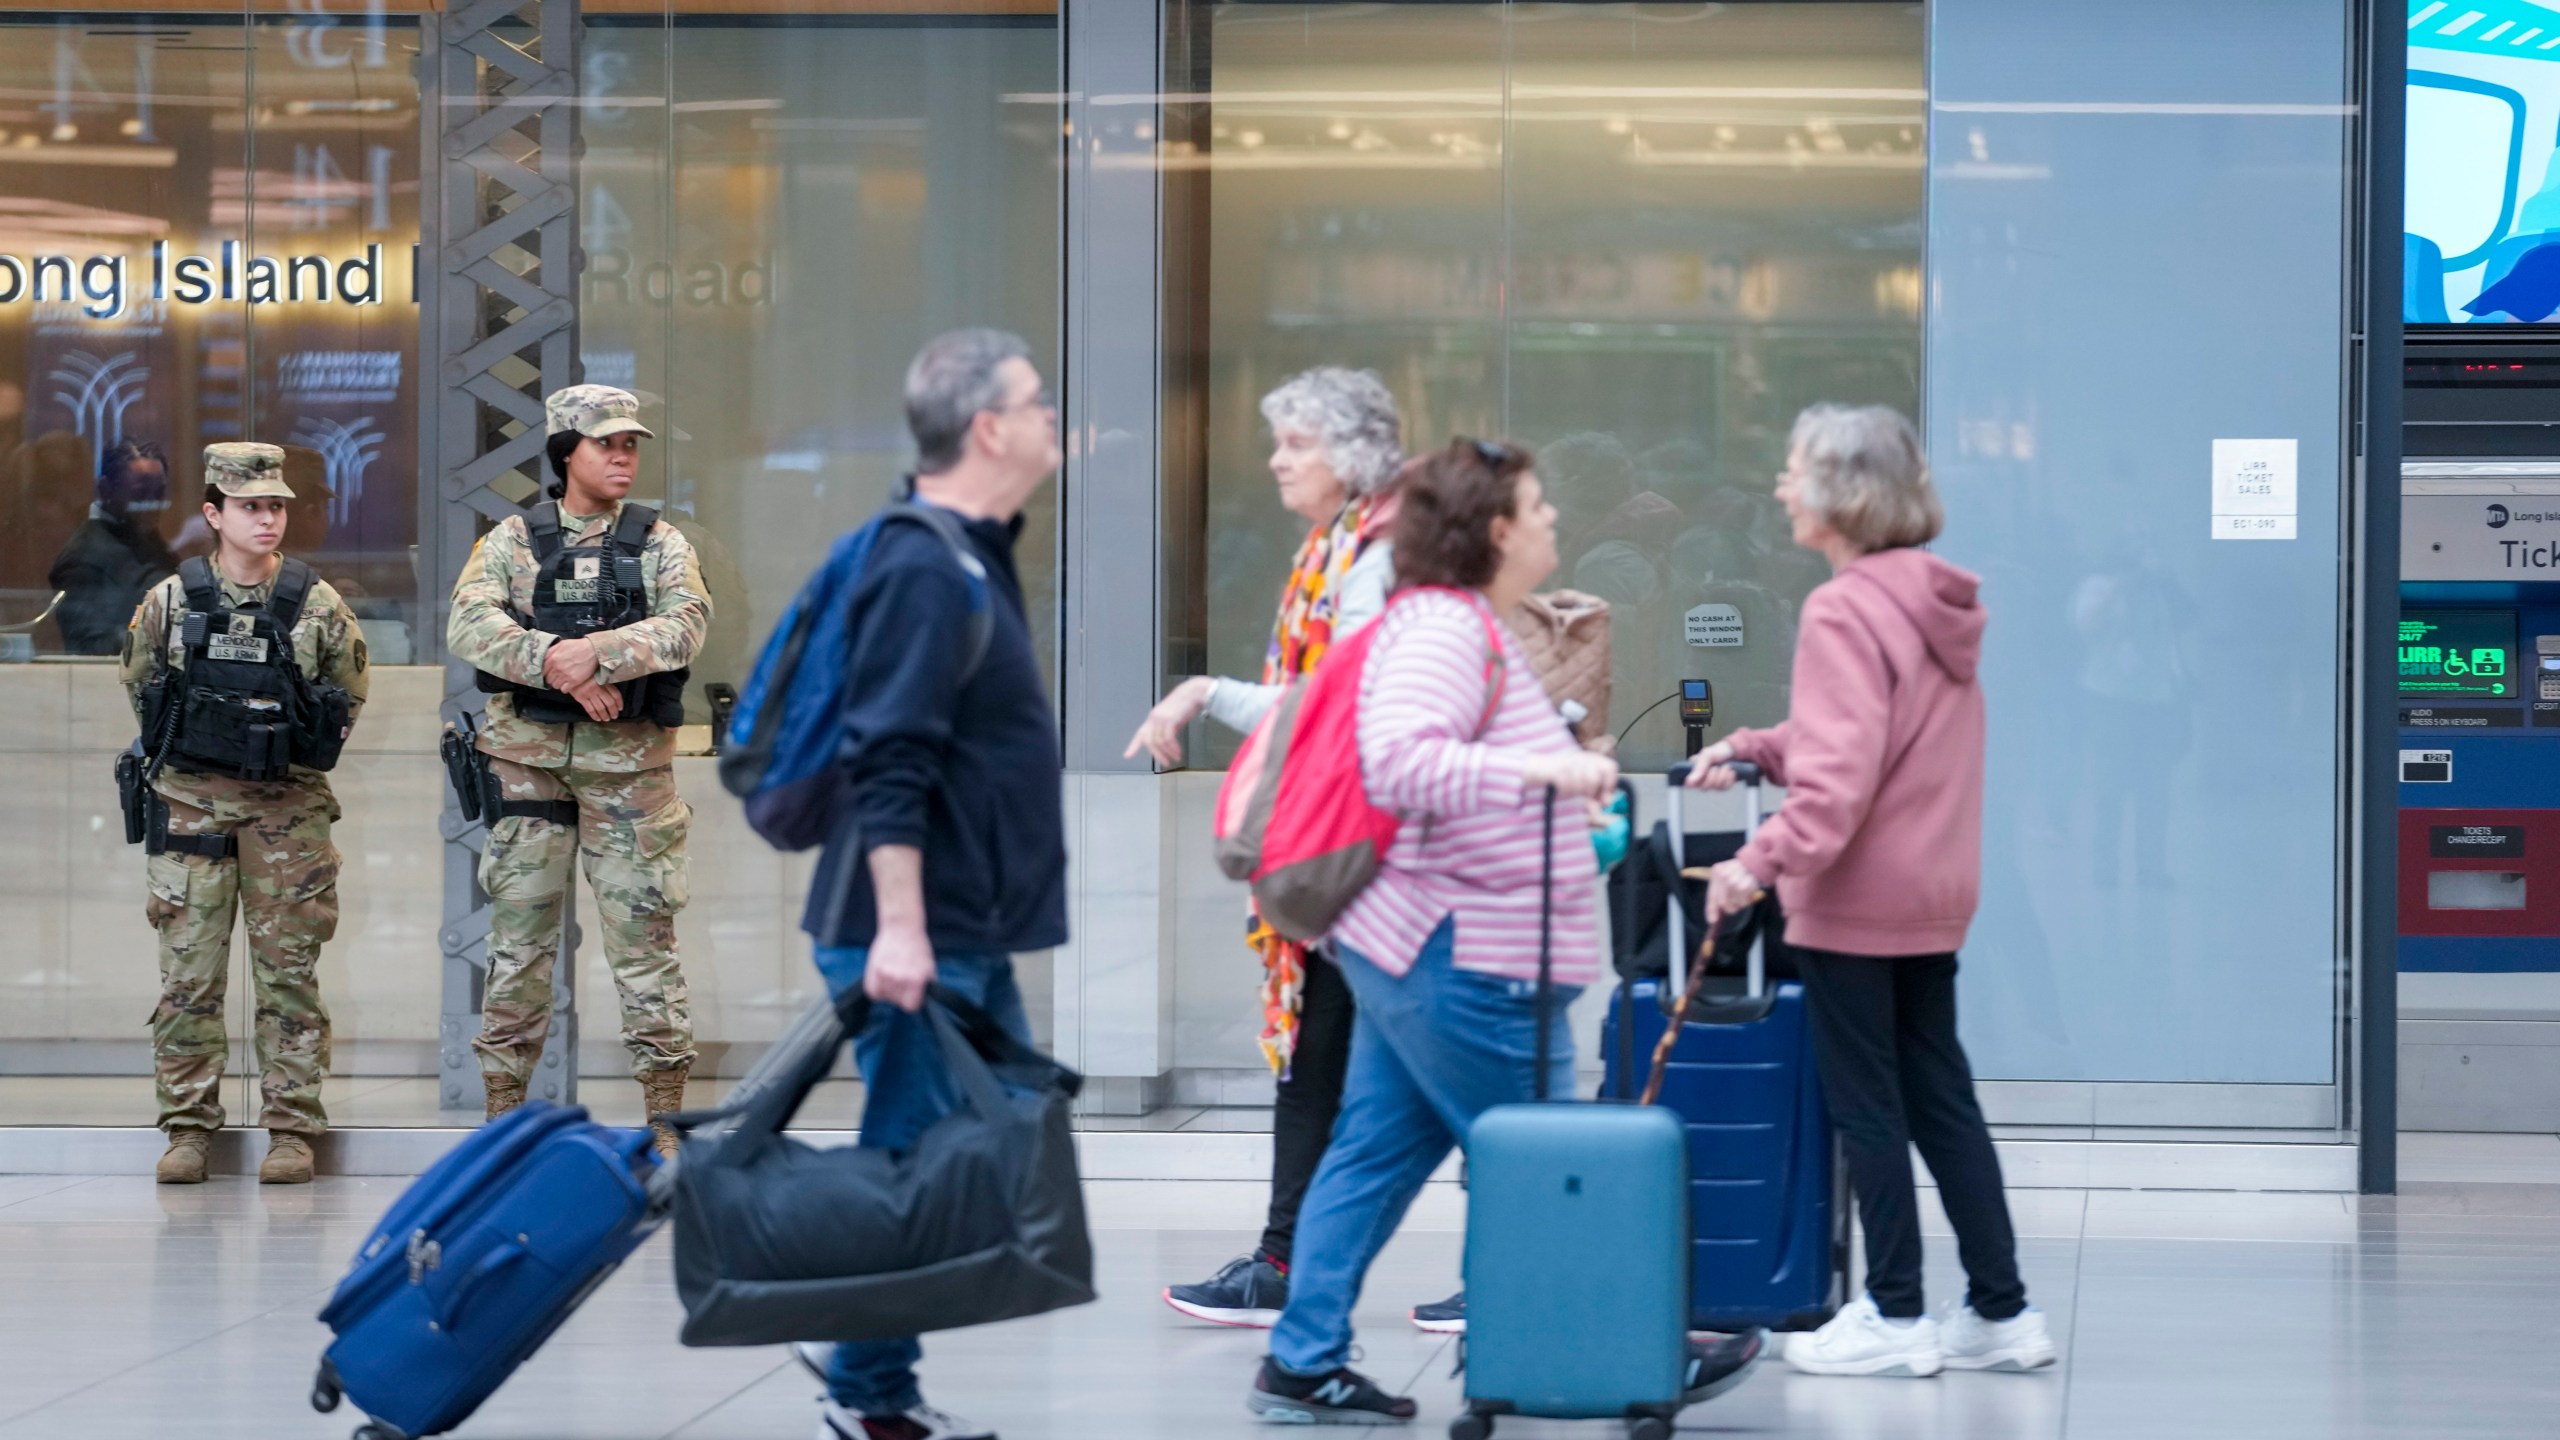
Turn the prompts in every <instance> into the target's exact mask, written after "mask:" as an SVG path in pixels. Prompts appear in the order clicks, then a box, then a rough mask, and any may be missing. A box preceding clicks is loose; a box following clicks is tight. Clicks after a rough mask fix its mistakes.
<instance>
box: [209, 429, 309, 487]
mask: <svg viewBox="0 0 2560 1440" xmlns="http://www.w3.org/2000/svg"><path fill="white" fill-rule="evenodd" d="M204 482H205V483H206V484H208V485H210V486H212V487H213V488H215V489H216V490H219V491H221V492H222V493H223V494H225V495H228V496H230V497H231V498H232V499H234V500H247V499H251V498H254V497H256V496H261V495H273V496H275V497H276V498H277V499H280V500H290V499H292V498H293V487H292V486H290V485H287V484H285V483H284V450H283V448H282V447H280V446H275V445H261V444H259V443H258V442H257V441H254V440H226V441H224V442H223V443H221V444H219V445H207V446H206V447H204Z"/></svg>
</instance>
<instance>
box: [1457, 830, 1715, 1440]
mask: <svg viewBox="0 0 2560 1440" xmlns="http://www.w3.org/2000/svg"><path fill="white" fill-rule="evenodd" d="M1547 806H1548V809H1547V816H1548V824H1549V826H1550V827H1551V828H1552V826H1553V824H1554V817H1555V808H1554V807H1555V792H1554V791H1553V790H1549V791H1548V792H1547ZM1546 879H1547V885H1546V892H1545V896H1544V898H1545V899H1546V900H1548V901H1550V902H1551V901H1552V900H1553V877H1552V876H1548V877H1546ZM1546 920H1547V916H1546V915H1545V914H1542V915H1541V917H1540V927H1541V928H1540V935H1539V941H1540V944H1539V955H1538V1002H1539V1006H1538V1009H1539V1017H1538V1018H1539V1025H1538V1037H1539V1043H1538V1057H1537V1076H1538V1089H1537V1095H1538V1099H1539V1101H1541V1102H1543V1101H1545V1100H1546V1077H1547V1055H1546V1031H1547V1024H1546V1018H1547V1014H1548V1006H1549V1005H1550V1004H1552V996H1553V986H1552V984H1551V981H1550V978H1549V975H1548V973H1547V960H1548V956H1547V945H1546V941H1547V938H1548V937H1547V935H1546V934H1545V924H1546ZM1686 1143H1687V1142H1686V1141H1685V1139H1684V1138H1683V1135H1682V1131H1681V1126H1680V1122H1679V1120H1678V1119H1677V1118H1676V1117H1675V1116H1673V1115H1672V1114H1671V1112H1669V1111H1667V1110H1664V1109H1662V1108H1661V1107H1659V1106H1634V1105H1577V1104H1571V1103H1552V1104H1551V1103H1537V1104H1528V1105H1497V1106H1495V1107H1494V1108H1492V1109H1490V1110H1487V1111H1485V1112H1484V1113H1483V1114H1481V1115H1479V1116H1477V1117H1476V1121H1475V1124H1474V1125H1473V1126H1471V1127H1470V1128H1469V1129H1468V1131H1467V1245H1466V1281H1467V1292H1466V1293H1467V1338H1466V1352H1465V1353H1466V1375H1467V1380H1466V1388H1467V1409H1466V1411H1465V1413H1463V1414H1461V1415H1460V1416H1459V1417H1458V1418H1457V1419H1456V1420H1454V1421H1452V1422H1451V1423H1450V1426H1449V1433H1450V1435H1451V1436H1452V1437H1453V1440H1482V1437H1484V1436H1485V1435H1486V1434H1488V1433H1489V1432H1490V1431H1491V1429H1492V1425H1493V1417H1495V1416H1497V1415H1514V1414H1516V1415H1534V1416H1545V1417H1549V1418H1554V1419H1573V1420H1583V1419H1612V1418H1619V1417H1624V1418H1625V1419H1626V1420H1627V1422H1628V1427H1629V1433H1630V1434H1631V1435H1632V1436H1634V1437H1636V1440H1666V1437H1668V1436H1669V1435H1670V1434H1671V1422H1672V1417H1674V1416H1675V1415H1677V1414H1678V1413H1679V1412H1680V1394H1681V1380H1682V1378H1683V1376H1684V1373H1685V1371H1686V1369H1687V1361H1688V1329H1689V1327H1688V1324H1687V1316H1688V1311H1689V1277H1688V1267H1687V1266H1686V1265H1684V1264H1683V1263H1682V1253H1681V1252H1682V1251H1683V1250H1684V1249H1686V1248H1687V1241H1688V1236H1689V1194H1688V1187H1687V1186H1686V1185H1685V1184H1683V1183H1682V1181H1683V1177H1684V1176H1685V1175H1686V1174H1687V1173H1688V1160H1687V1156H1686V1153H1685V1149H1686Z"/></svg>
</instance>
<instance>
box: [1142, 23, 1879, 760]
mask: <svg viewBox="0 0 2560 1440" xmlns="http://www.w3.org/2000/svg"><path fill="white" fill-rule="evenodd" d="M1205 11H1206V15H1207V18H1208V24H1207V26H1206V32H1207V37H1208V38H1207V42H1206V43H1207V49H1208V59H1207V64H1206V67H1205V68H1206V73H1207V76H1208V91H1207V93H1208V96H1209V115H1208V117H1207V118H1206V120H1205V121H1203V122H1202V123H1201V124H1200V125H1199V126H1198V127H1197V129H1198V131H1199V135H1198V138H1196V139H1193V140H1191V141H1189V142H1187V144H1186V146H1185V147H1182V148H1177V149H1169V150H1168V153H1167V156H1166V164H1167V165H1168V167H1171V168H1179V169H1186V170H1191V171H1205V172H1206V174H1207V177H1208V184H1209V186H1210V197H1211V198H1210V200H1209V203H1208V206H1207V212H1208V222H1207V223H1208V229H1209V232H1210V233H1209V238H1208V250H1209V254H1210V261H1209V264H1208V266H1207V267H1206V279H1205V288H1206V290H1207V307H1208V312H1209V358H1208V363H1207V372H1208V380H1207V384H1206V386H1205V397H1206V398H1205V400H1203V401H1202V402H1201V403H1202V404H1203V405H1204V407H1205V409H1206V412H1207V417H1206V431H1207V442H1206V445H1205V451H1206V457H1205V462H1204V468H1205V475H1203V476H1201V477H1199V478H1198V482H1197V483H1201V484H1203V485H1204V486H1205V490H1206V494H1207V500H1208V505H1207V509H1208V523H1207V526H1206V532H1207V542H1206V543H1207V546H1208V549H1209V555H1208V557H1207V564H1206V565H1205V567H1204V569H1205V572H1206V575H1205V579H1204V580H1203V582H1202V583H1203V584H1204V585H1205V587H1206V589H1207V644H1206V650H1207V654H1206V661H1207V664H1206V669H1207V670H1208V671H1209V672H1210V673H1213V674H1239V673H1250V671H1251V669H1252V666H1253V664H1254V662H1255V661H1256V660H1257V659H1258V657H1259V654H1260V650H1261V647H1262V645H1263V643H1264V641H1265V639H1266V638H1267V634H1268V624H1269V622H1268V616H1269V613H1270V607H1271V603H1272V598H1273V596H1274V595H1275V594H1276V593H1277V589H1276V586H1277V584H1278V579H1277V577H1279V576H1280V575H1282V574H1283V573H1284V572H1285V571H1286V569H1287V566H1288V556H1289V553H1290V549H1291V547H1292V546H1293V545H1294V543H1295V541H1296V539H1297V535H1296V533H1295V532H1294V530H1293V529H1292V527H1291V524H1290V523H1289V517H1287V516H1286V515H1285V513H1284V512H1282V511H1281V510H1280V509H1279V508H1278V507H1277V506H1275V505H1273V504H1272V503H1271V500H1270V496H1269V495H1268V493H1267V487H1268V486H1269V484H1270V479H1269V475H1268V473H1267V471H1266V470H1265V469H1264V466H1263V464H1262V460H1263V457H1264V455H1265V453H1266V451H1267V447H1268V443H1269V437H1268V436H1267V435H1266V434H1265V433H1264V432H1263V428H1262V426H1261V422H1260V417H1259V416H1258V415H1257V414H1256V413H1255V412H1254V409H1253V404H1254V401H1255V399H1256V397H1258V396H1259V395H1260V394H1261V393H1262V392H1263V391H1264V390H1267V389H1268V388H1269V387H1270V386H1271V384H1273V383H1275V382H1276V381H1277V380H1279V379H1280V378H1282V377H1283V376H1285V375H1287V374H1290V373H1293V372H1294V371H1297V370H1300V369H1304V368H1306V367H1308V366H1312V365H1317V364H1341V365H1352V366H1361V367H1367V368H1373V369H1375V370H1377V371H1378V372H1379V374H1380V375H1381V376H1383V377H1384V378H1385V379H1386V381H1387V383H1388V385H1389V387H1390V388H1391V389H1393V390H1394V391H1395V393H1396V397H1397V400H1398V402H1399V403H1400V405H1401V406H1402V408H1403V410H1404V414H1405V417H1406V446H1407V449H1408V450H1411V451H1419V450H1423V449H1427V448H1429V447H1430V446H1431V445H1433V444H1435V443H1438V442H1439V441H1441V440H1443V439H1445V438H1447V437H1448V436H1449V435H1451V434H1453V433H1465V434H1485V435H1508V436H1510V437H1512V438H1514V439H1517V440H1519V441H1521V442H1523V443H1525V444H1527V445H1529V446H1530V447H1532V448H1533V449H1534V450H1536V451H1537V452H1538V455H1539V467H1538V468H1539V472H1540V474H1541V476H1542V477H1543V478H1544V479H1545V480H1546V482H1547V484H1548V487H1549V493H1550V494H1552V495H1553V496H1554V497H1555V500H1556V503H1557V505H1558V508H1559V509H1560V510H1562V511H1563V513H1564V531H1563V537H1562V538H1563V542H1564V552H1565V553H1564V562H1565V563H1564V569H1563V571H1562V572H1561V573H1560V574H1559V576H1558V580H1557V582H1556V583H1558V584H1559V585H1562V586H1570V587H1571V588H1574V589H1577V590H1582V591H1586V592H1589V593H1591V594H1594V595H1597V596H1599V597H1601V598H1602V599H1605V600H1607V601H1608V602H1609V603H1610V605H1611V606H1612V610H1613V627H1612V635H1613V655H1614V669H1615V677H1614V678H1615V685H1614V692H1615V693H1614V701H1613V709H1614V714H1613V717H1612V724H1613V728H1621V729H1622V728H1625V727H1626V726H1627V725H1628V724H1629V722H1630V721H1634V720H1635V719H1636V717H1637V715H1638V713H1639V712H1641V711H1643V710H1644V709H1645V707H1646V706H1648V705H1650V704H1651V703H1652V702H1653V701H1655V700H1657V699H1659V698H1661V697H1662V696H1664V695H1666V694H1668V693H1670V692H1671V691H1672V690H1673V688H1674V687H1675V686H1676V685H1677V684H1678V682H1679V681H1680V680H1681V679H1684V678H1691V677H1700V678H1706V679H1709V680H1711V681H1713V682H1714V685H1715V689H1716V695H1717V726H1716V729H1715V730H1714V731H1711V732H1710V735H1711V736H1712V735H1713V734H1715V733H1720V732H1721V731H1723V730H1727V729H1730V728H1732V727H1733V726H1734V725H1737V724H1750V725H1763V724H1769V723H1772V722H1774V721H1776V720H1778V719H1780V718H1783V716H1784V714H1785V705H1786V680H1787V672H1788V666H1789V656H1790V653H1791V650H1792V646H1793V638H1794V634H1793V622H1794V616H1795V611H1796V608H1797V606H1798V605H1799V604H1801V602H1802V600H1803V597H1804V594H1805V592H1806V591H1808V590H1809V589H1811V588H1812V586H1813V585H1814V584H1816V583H1818V582H1819V581H1820V580H1822V579H1823V578H1824V577H1825V574H1826V573H1827V572H1826V571H1825V569H1824V567H1823V566H1822V564H1821V562H1820V561H1819V560H1817V559H1815V558H1814V557H1812V556H1810V555H1808V554H1806V553H1804V552H1802V551H1798V550H1796V549H1795V548H1794V547H1793V546H1792V545H1790V544H1789V543H1788V540H1787V527H1786V522H1785V517H1784V515H1783V513H1782V512H1781V511H1780V510H1779V509H1778V507H1777V504H1776V502H1775V500H1774V499H1773V498H1772V497H1771V495H1770V493H1769V491H1770V487H1771V485H1772V483H1773V481H1774V477H1775V474H1776V472H1777V470H1778V469H1779V467H1780V465H1781V463H1782V462H1783V460H1784V458H1785V457H1784V454H1783V451H1784V446H1785V439H1786V433H1787V426H1788V424H1789V423H1790V422H1791V421H1792V419H1793V418H1794V415H1795V413H1796V411H1797V410H1799V409H1801V408H1802V407H1803V406H1805V405H1807V404H1810V403H1812V402H1814V401H1817V400H1837V401H1843V402H1850V403H1868V402H1880V403H1884V404H1889V405H1893V406H1895V407H1896V408H1899V409H1901V410H1903V411H1904V412H1905V413H1909V414H1916V413H1917V410H1918V404H1919V390H1920V379H1919V376H1920V361H1919V355H1920V269H1919V252H1920V236H1921V219H1920V215H1921V189H1922V171H1923V156H1922V150H1921V134H1922V129H1923V121H1924V115H1923V104H1922V101H1923V90H1922V81H1921V28H1920V20H1919V16H1918V13H1917V10H1916V8H1915V7H1910V6H1903V5H1882V4H1878V5H1786V4H1776V5H1750V6H1733V7H1713V6H1711V7H1701V8H1699V9H1696V10H1682V11H1676V12H1667V11H1664V10H1661V9H1659V8H1657V7H1652V6H1641V5H1570V6H1567V5H1514V6H1507V7H1506V6H1475V5H1438V4H1403V5H1385V6H1376V5H1361V6H1353V5H1267V4H1250V5H1244V4H1236V5H1223V6H1212V7H1205ZM1174 478H1175V479H1176V480H1180V479H1182V478H1183V477H1180V476H1176V477H1174ZM1700 606H1714V607H1729V608H1730V609H1731V610H1732V611H1733V612H1735V613H1737V614H1738V615H1739V616H1740V619H1741V625H1740V639H1741V641H1742V643H1741V644H1739V645H1734V644H1731V643H1730V641H1731V640H1732V639H1733V638H1734V633H1735V632H1734V629H1733V627H1732V626H1731V625H1730V624H1729V623H1725V624H1718V625H1716V626H1713V627H1699V628H1698V630H1697V632H1696V633H1697V634H1698V636H1699V637H1700V638H1707V637H1708V636H1709V634H1710V632H1712V635H1713V638H1715V639H1716V640H1718V641H1720V642H1725V643H1719V644H1715V645H1711V646H1700V645H1694V644H1692V643H1691V639H1690V634H1691V630H1690V627H1688V626H1687V625H1686V624H1685V619H1686V617H1687V615H1688V614H1689V612H1691V611H1692V610H1695V609H1697V608H1698V607H1700ZM1712 613H1713V614H1715V615H1717V616H1718V617H1723V615H1724V611H1723V610H1722V609H1718V610H1716V611H1714V612H1712ZM1196 738H1197V740H1199V741H1205V742H1207V745H1206V747H1205V748H1204V749H1203V750H1202V751H1201V752H1199V759H1198V760H1197V761H1196V762H1195V763H1200V764H1209V765H1217V764H1223V763H1224V762H1225V760H1226V758H1227V757H1228V755H1230V754H1231V753H1232V748H1233V743H1234V742H1233V740H1232V738H1231V737H1226V736H1223V735H1219V734H1216V733H1214V732H1205V731H1204V732H1202V733H1201V734H1199V735H1198V736H1197V737H1196ZM1680 744H1681V730H1680V726H1679V723H1678V720H1677V718H1676V715H1675V712H1674V710H1673V709H1672V708H1670V707H1665V708H1663V709H1662V710H1659V711H1656V712H1655V713H1654V714H1653V715H1652V716H1651V717H1650V718H1648V719H1645V720H1643V721H1642V722H1641V723H1639V724H1637V725H1636V726H1635V728H1634V730H1633V731H1632V733H1630V734H1629V735H1628V736H1627V740H1626V745H1625V750H1624V755H1623V758H1624V759H1626V760H1627V762H1628V763H1629V764H1630V765H1635V766H1659V765H1662V764H1664V763H1667V762H1668V761H1669V760H1671V759H1673V758H1676V757H1677V755H1678V753H1679V748H1680Z"/></svg>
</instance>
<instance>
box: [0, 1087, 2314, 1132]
mask: <svg viewBox="0 0 2560 1440" xmlns="http://www.w3.org/2000/svg"><path fill="white" fill-rule="evenodd" d="M731 1083H732V1082H730V1081H727V1080H712V1079H698V1080H695V1081H694V1082H693V1083H692V1084H691V1085H690V1086H689V1087H687V1090H686V1095H685V1099H686V1101H687V1103H689V1104H694V1105H716V1104H718V1103H720V1099H721V1097H722V1096H724V1095H726V1094H728V1092H729V1086H730V1084H731ZM578 1100H579V1103H580V1104H583V1105H585V1106H586V1107H587V1109H588V1111H589V1113H591V1114H593V1115H594V1116H595V1118H596V1119H598V1120H600V1121H602V1122H604V1123H605V1124H608V1125H637V1124H639V1123H640V1087H639V1086H638V1085H636V1084H634V1083H632V1081H631V1080H629V1079H628V1078H626V1077H622V1076H609V1075H589V1076H585V1077H582V1078H581V1079H580V1081H579V1086H578ZM222 1103H223V1106H224V1108H225V1111H226V1112H227V1114H228V1116H229V1118H230V1120H231V1121H232V1123H235V1124H237V1123H240V1122H241V1119H242V1117H243V1116H252V1117H254V1116H255V1115H256V1113H257V1084H256V1080H255V1077H254V1076H253V1077H251V1078H250V1079H248V1080H245V1081H244V1080H243V1079H242V1078H241V1077H240V1075H239V1074H238V1073H237V1072H236V1071H235V1072H234V1073H233V1074H231V1075H228V1076H226V1077H225V1078H224V1079H223V1082H222ZM321 1103H322V1104H324V1105H326V1106H327V1107H328V1111H329V1123H330V1124H331V1125H333V1126H336V1127H337V1128H340V1129H364V1128H370V1127H375V1126H384V1127H400V1128H407V1127H416V1126H438V1125H448V1126H449V1125H473V1124H477V1123H479V1119H480V1111H479V1102H478V1101H477V1100H476V1099H475V1100H474V1101H473V1102H472V1108H471V1109H469V1110H466V1111H452V1110H438V1109H437V1108H436V1082H435V1081H434V1079H432V1078H429V1077H420V1076H395V1075H332V1076H330V1077H328V1079H327V1081H326V1082H325V1083H324V1084H323V1086H322V1088H321ZM153 1113H154V1110H153V1101H152V1085H151V1077H150V1076H148V1075H0V1127H5V1126H56V1125H81V1126H91V1125H142V1126H147V1125H149V1124H150V1123H151V1118H152V1115H153ZM861 1117H862V1082H861V1081H859V1080H855V1079H851V1078H846V1079H839V1080H829V1081H827V1082H825V1083H823V1084H821V1085H820V1086H819V1087H818V1088H817V1090H816V1091H815V1092H813V1093H812V1094H811V1095H810V1096H809V1099H808V1101H807V1102H806V1103H805V1104H803V1105H802V1106H801V1107H800V1115H799V1118H798V1120H797V1121H796V1123H797V1124H799V1125H800V1126H801V1127H802V1128H804V1129H811V1130H850V1129H852V1128H854V1127H855V1126H857V1125H859V1124H860V1123H861ZM1076 1123H1077V1125H1078V1127H1079V1128H1081V1129H1086V1130H1145V1131H1174V1130H1188V1131H1236V1130H1245V1131H1251V1130H1265V1131H1267V1130H1269V1129H1270V1128H1271V1109H1270V1107H1269V1106H1267V1105H1265V1106H1227V1107H1217V1106H1201V1105H1168V1106H1164V1107H1162V1108H1160V1109H1157V1110H1154V1111H1151V1112H1149V1113H1147V1114H1145V1115H1086V1116H1080V1117H1078V1119H1077V1122H1076ZM2324 1138H2325V1137H2324Z"/></svg>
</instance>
